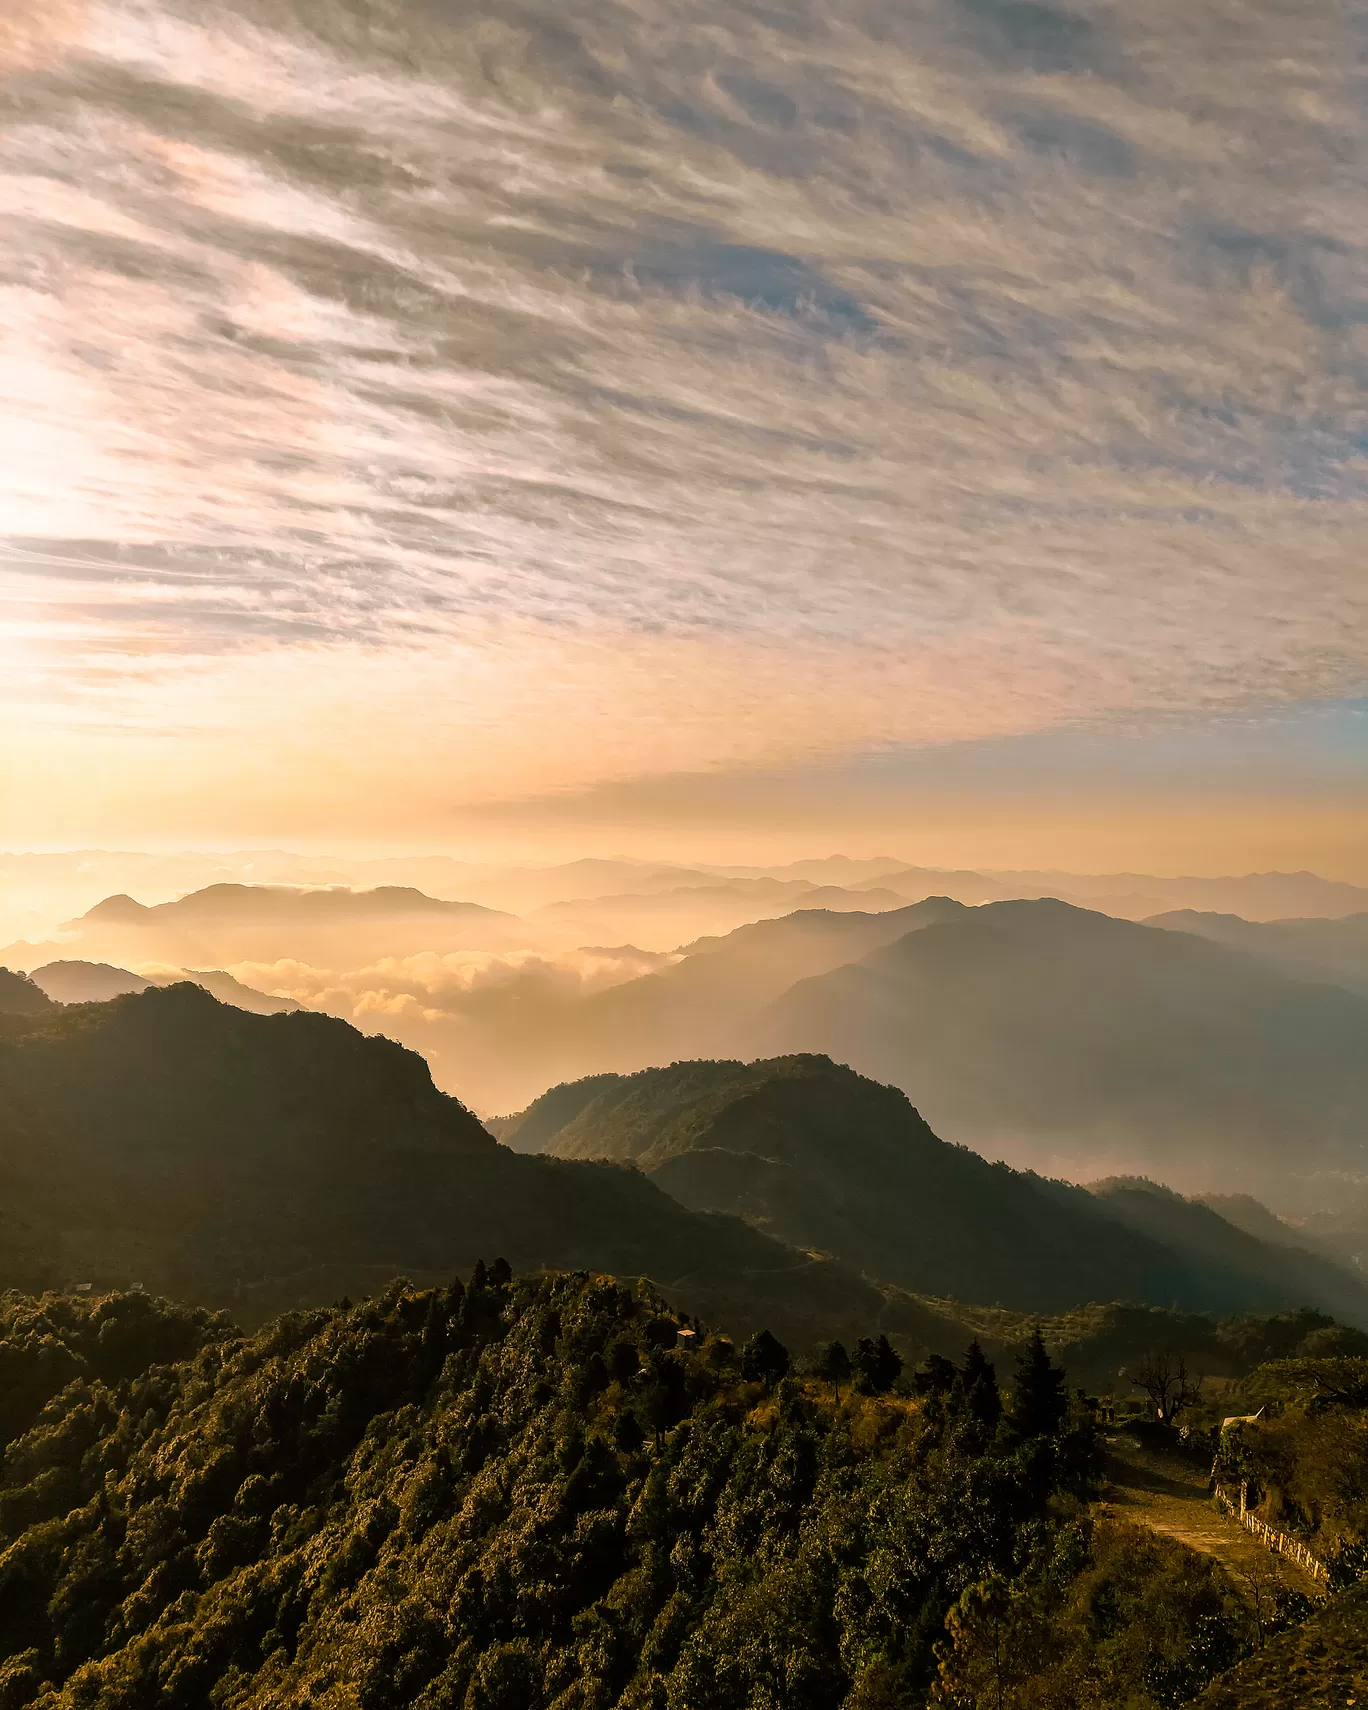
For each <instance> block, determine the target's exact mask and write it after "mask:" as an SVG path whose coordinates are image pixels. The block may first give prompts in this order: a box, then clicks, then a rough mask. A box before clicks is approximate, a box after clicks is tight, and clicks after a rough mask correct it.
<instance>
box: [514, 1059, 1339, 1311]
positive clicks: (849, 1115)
mask: <svg viewBox="0 0 1368 1710" xmlns="http://www.w3.org/2000/svg"><path fill="white" fill-rule="evenodd" d="M499 1131H500V1133H501V1135H502V1137H503V1138H504V1140H505V1142H506V1143H507V1144H509V1145H511V1146H514V1147H518V1148H522V1149H526V1150H536V1151H543V1152H549V1153H551V1154H553V1155H554V1156H556V1157H560V1158H582V1159H587V1158H607V1159H613V1160H618V1161H630V1162H632V1163H635V1164H637V1165H638V1166H639V1167H640V1168H641V1169H643V1170H646V1171H647V1172H649V1174H650V1176H651V1179H652V1180H653V1181H655V1182H657V1183H659V1184H660V1185H661V1186H662V1187H664V1188H666V1189H667V1190H668V1191H669V1192H670V1193H672V1194H673V1195H675V1197H676V1198H678V1199H679V1200H680V1201H681V1202H682V1203H684V1204H685V1205H689V1206H693V1207H695V1208H697V1209H706V1210H713V1211H718V1210H721V1211H728V1212H732V1213H735V1214H737V1215H739V1216H743V1217H746V1218H747V1219H749V1220H750V1221H751V1222H753V1223H755V1224H756V1225H757V1226H758V1227H760V1228H762V1229H764V1230H766V1231H768V1232H769V1233H771V1234H773V1235H775V1236H777V1237H778V1238H779V1239H781V1240H783V1241H786V1242H788V1243H790V1244H792V1245H796V1246H800V1247H807V1248H812V1249H815V1250H818V1251H822V1252H828V1253H831V1254H833V1255H835V1256H836V1257H838V1258H839V1259H841V1260H842V1261H844V1262H845V1263H846V1264H848V1265H851V1266H853V1267H856V1268H858V1269H860V1270H863V1271H864V1272H866V1273H867V1274H869V1275H872V1276H877V1277H879V1278H880V1279H882V1280H885V1281H888V1282H893V1283H897V1284H900V1285H901V1286H903V1287H905V1288H909V1289H914V1290H917V1291H919V1292H922V1293H926V1294H936V1295H950V1296H953V1297H955V1298H957V1299H960V1300H968V1301H979V1302H984V1303H989V1304H991V1303H994V1302H1005V1303H1010V1304H1011V1305H1012V1306H1014V1307H1016V1308H1018V1309H1019V1310H1036V1311H1042V1312H1057V1311H1061V1310H1063V1309H1065V1308H1067V1307H1070V1306H1076V1305H1079V1304H1081V1303H1083V1302H1085V1301H1088V1300H1116V1299H1129V1300H1134V1301H1140V1302H1145V1301H1148V1302H1151V1303H1153V1304H1157V1305H1164V1306H1167V1305H1169V1304H1170V1303H1180V1304H1181V1305H1183V1306H1184V1307H1186V1308H1188V1309H1190V1310H1207V1311H1218V1312H1219V1311H1225V1312H1230V1311H1236V1310H1247V1311H1257V1310H1263V1311H1274V1310H1278V1309H1285V1308H1292V1307H1298V1306H1303V1305H1317V1306H1320V1307H1323V1308H1324V1309H1326V1310H1328V1311H1331V1312H1333V1313H1335V1314H1336V1315H1338V1316H1340V1317H1342V1318H1347V1319H1349V1320H1350V1321H1351V1322H1354V1323H1361V1324H1368V1289H1365V1288H1364V1286H1363V1285H1362V1284H1361V1283H1360V1282H1359V1281H1358V1279H1357V1278H1355V1277H1353V1276H1352V1275H1350V1274H1349V1272H1348V1271H1347V1270H1344V1269H1342V1268H1341V1267H1340V1266H1338V1265H1335V1264H1333V1263H1331V1262H1330V1261H1329V1260H1327V1259H1318V1258H1315V1257H1313V1256H1311V1255H1309V1254H1303V1253H1300V1252H1297V1251H1294V1250H1291V1249H1290V1248H1284V1247H1281V1246H1272V1245H1270V1244H1268V1243H1265V1242H1260V1241H1258V1240H1257V1239H1256V1238H1255V1237H1253V1236H1251V1235H1248V1234H1246V1233H1245V1232H1244V1231H1242V1230H1239V1229H1236V1228H1234V1227H1233V1226H1231V1225H1229V1224H1226V1223H1225V1222H1223V1220H1222V1219H1221V1218H1220V1217H1218V1216H1217V1215H1216V1213H1215V1212H1213V1211H1211V1210H1210V1209H1209V1208H1208V1207H1206V1206H1200V1205H1190V1204H1189V1203H1188V1202H1187V1201H1185V1200H1182V1199H1180V1198H1178V1196H1176V1195H1172V1194H1164V1190H1162V1189H1155V1188H1154V1187H1153V1185H1152V1184H1143V1191H1142V1189H1141V1188H1137V1187H1135V1186H1133V1185H1127V1184H1112V1187H1111V1189H1110V1191H1108V1192H1107V1193H1105V1194H1090V1193H1088V1192H1085V1191H1084V1190H1082V1189H1078V1188H1073V1187H1069V1186H1067V1185H1066V1184H1063V1183H1059V1182H1044V1181H1041V1180H1040V1179H1039V1178H1038V1177H1034V1176H1031V1175H1028V1174H1024V1173H1021V1172H1018V1171H1014V1170H1011V1169H1008V1168H1007V1167H1006V1166H1004V1165H1001V1164H990V1163H988V1162H987V1161H986V1160H985V1159H983V1158H981V1157H980V1156H978V1154H977V1153H975V1152H971V1151H968V1150H966V1149H965V1148H964V1147H961V1146H952V1145H948V1144H946V1143H945V1142H944V1141H943V1140H940V1139H938V1138H937V1136H936V1135H935V1134H934V1133H933V1132H932V1131H931V1129H930V1128H929V1127H928V1126H927V1125H926V1123H925V1122H924V1121H923V1120H922V1119H921V1117H920V1116H919V1115H918V1113H917V1112H916V1110H914V1109H913V1108H912V1106H911V1104H910V1103H909V1102H908V1099H907V1097H906V1095H905V1094H904V1093H902V1092H901V1091H900V1090H899V1089H898V1088H896V1087H889V1086H881V1085H879V1084H878V1083H876V1082H874V1081H870V1080H867V1079H865V1078H864V1077H863V1076H860V1075H857V1074H856V1073H855V1072H854V1071H853V1070H851V1069H848V1068H845V1067H842V1066H840V1065H837V1064H834V1063H832V1062H831V1061H830V1060H829V1059H828V1058H825V1057H820V1056H796V1057H787V1058H778V1059H773V1060H769V1061H761V1062H756V1063H750V1064H745V1063H737V1062H725V1061H724V1062H713V1061H704V1062H685V1063H675V1064H673V1065H671V1066H670V1067H669V1068H663V1069H648V1070H644V1071H641V1072H639V1073H637V1074H635V1075H627V1076H612V1075H601V1076H595V1077H592V1078H590V1079H587V1080H585V1081H581V1082H577V1083H572V1084H570V1085H568V1086H564V1087H557V1088H554V1089H553V1090H552V1091H551V1092H549V1093H547V1094H546V1095H545V1096H544V1097H543V1098H542V1099H539V1100H537V1101H536V1102H535V1103H534V1104H533V1105H531V1106H530V1107H529V1109H528V1110H527V1111H525V1112H524V1113H522V1115H520V1116H518V1117H515V1118H511V1119H509V1120H508V1121H506V1122H505V1123H503V1124H501V1125H500V1130H499Z"/></svg>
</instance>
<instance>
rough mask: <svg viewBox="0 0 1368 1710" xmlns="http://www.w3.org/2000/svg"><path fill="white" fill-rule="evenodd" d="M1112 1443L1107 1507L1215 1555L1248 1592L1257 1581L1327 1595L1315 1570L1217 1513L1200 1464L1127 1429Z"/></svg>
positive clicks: (1262, 1587)
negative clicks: (1276, 1552)
mask: <svg viewBox="0 0 1368 1710" xmlns="http://www.w3.org/2000/svg"><path fill="white" fill-rule="evenodd" d="M1107 1448H1108V1454H1107V1486H1106V1489H1105V1491H1104V1492H1103V1497H1102V1501H1101V1503H1100V1505H1099V1506H1100V1507H1101V1509H1102V1511H1103V1512H1104V1513H1107V1514H1112V1515H1115V1516H1116V1518H1117V1519H1119V1520H1129V1521H1131V1522H1132V1523H1133V1524H1135V1525H1137V1526H1147V1527H1149V1529H1150V1531H1152V1532H1160V1533H1162V1534H1163V1535H1164V1536H1166V1537H1169V1538H1176V1539H1177V1540H1178V1542H1179V1543H1182V1544H1186V1545H1187V1546H1188V1548H1189V1549H1193V1550H1200V1551H1202V1552H1203V1554H1205V1555H1208V1556H1215V1558H1216V1559H1217V1561H1219V1562H1220V1564H1221V1566H1222V1567H1223V1568H1225V1569H1226V1571H1227V1572H1228V1573H1229V1574H1230V1576H1231V1578H1232V1579H1233V1580H1234V1582H1235V1584H1236V1586H1237V1587H1238V1588H1239V1590H1240V1592H1241V1593H1242V1595H1244V1596H1245V1597H1246V1598H1250V1597H1252V1595H1253V1590H1254V1587H1255V1586H1257V1587H1258V1588H1259V1590H1260V1591H1261V1592H1265V1591H1268V1590H1270V1589H1271V1588H1272V1587H1273V1586H1274V1585H1275V1584H1280V1585H1283V1586H1286V1587H1287V1588H1288V1589H1289V1590H1293V1591H1300V1592H1304V1593H1305V1594H1306V1595H1307V1596H1308V1597H1314V1598H1316V1599H1317V1600H1319V1599H1320V1598H1322V1597H1324V1595H1325V1589H1324V1587H1323V1586H1321V1585H1320V1584H1319V1583H1318V1582H1317V1581H1316V1580H1314V1579H1313V1578H1312V1577H1311V1575H1310V1574H1308V1573H1305V1572H1304V1571H1303V1570H1302V1569H1301V1568H1299V1567H1298V1566H1297V1565H1296V1564H1295V1563H1294V1562H1290V1561H1288V1560H1287V1559H1286V1558H1285V1557H1283V1556H1277V1555H1274V1554H1273V1553H1272V1552H1271V1551H1270V1550H1268V1549H1266V1548H1265V1547H1264V1545H1263V1544H1261V1543H1260V1542H1259V1540H1258V1539H1257V1538H1255V1537H1254V1536H1253V1535H1252V1534H1251V1533H1249V1532H1246V1531H1245V1529H1244V1527H1243V1526H1241V1525H1240V1524H1239V1523H1238V1522H1237V1521H1235V1520H1232V1519H1230V1518H1228V1517H1227V1516H1225V1515H1223V1514H1219V1513H1217V1511H1216V1510H1215V1509H1214V1508H1213V1507H1212V1505H1211V1496H1210V1491H1209V1489H1208V1484H1207V1474H1206V1473H1205V1472H1204V1471H1203V1470H1202V1468H1201V1467H1199V1466H1196V1465H1194V1464H1193V1463H1192V1462H1190V1461H1186V1460H1183V1459H1182V1458H1181V1457H1180V1456H1177V1455H1165V1454H1161V1453H1159V1452H1157V1451H1156V1450H1153V1449H1150V1448H1146V1447H1145V1446H1144V1445H1143V1444H1142V1443H1141V1442H1140V1441H1139V1439H1138V1438H1135V1437H1132V1436H1129V1435H1127V1434H1126V1433H1124V1432H1122V1433H1118V1434H1117V1435H1116V1436H1114V1437H1111V1438H1110V1439H1109V1440H1108V1444H1107Z"/></svg>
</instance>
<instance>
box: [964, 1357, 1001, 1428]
mask: <svg viewBox="0 0 1368 1710" xmlns="http://www.w3.org/2000/svg"><path fill="white" fill-rule="evenodd" d="M958 1384H959V1388H960V1390H961V1392H962V1393H963V1396H964V1405H965V1409H966V1411H967V1412H968V1413H969V1415H970V1416H971V1418H974V1419H976V1420H977V1421H978V1422H979V1424H980V1425H982V1426H984V1427H985V1428H986V1429H988V1430H990V1431H991V1430H993V1429H994V1427H995V1426H996V1425H997V1422H998V1420H999V1419H1001V1418H1002V1397H1001V1395H1000V1394H999V1393H998V1381H997V1372H996V1371H995V1370H994V1369H993V1365H992V1362H991V1361H990V1360H989V1358H988V1356H987V1355H986V1354H985V1353H984V1351H983V1349H982V1348H981V1347H980V1346H979V1344H978V1342H977V1341H973V1342H971V1343H970V1344H969V1347H968V1349H967V1350H966V1352H965V1355H964V1364H963V1365H962V1366H961V1367H960V1373H959V1379H958Z"/></svg>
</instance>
